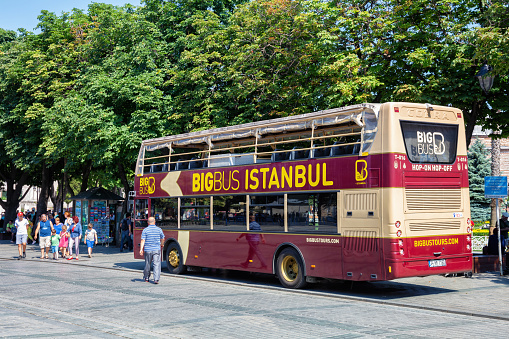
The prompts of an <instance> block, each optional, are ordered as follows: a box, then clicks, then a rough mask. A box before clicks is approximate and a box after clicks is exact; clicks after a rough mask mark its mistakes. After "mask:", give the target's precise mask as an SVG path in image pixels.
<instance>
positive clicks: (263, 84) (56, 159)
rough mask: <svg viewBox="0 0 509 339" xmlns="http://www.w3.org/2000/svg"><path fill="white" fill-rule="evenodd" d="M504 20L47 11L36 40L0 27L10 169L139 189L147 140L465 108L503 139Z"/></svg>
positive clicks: (222, 9)
mask: <svg viewBox="0 0 509 339" xmlns="http://www.w3.org/2000/svg"><path fill="white" fill-rule="evenodd" d="M507 13H508V3H507V1H504V0H496V1H491V2H490V6H487V3H485V2H476V1H473V0H467V1H459V0H453V1H445V0H426V1H424V0H418V1H410V0H404V1H399V0H398V1H395V0H385V1H359V0H348V1H347V0H338V1H336V2H330V1H321V0H252V1H247V0H205V1H180V0H169V1H160V0H145V1H144V2H143V5H142V6H141V7H133V6H131V5H126V6H124V7H116V6H112V5H108V4H102V3H92V4H91V5H89V8H88V11H84V10H79V9H74V10H73V11H71V12H69V13H62V14H61V15H56V14H54V13H51V12H48V11H42V12H41V14H40V16H39V21H40V23H39V25H38V27H39V29H40V31H41V33H40V34H37V35H34V34H31V33H30V32H27V31H25V30H19V32H18V33H17V34H16V32H12V31H6V30H2V29H0V165H1V166H3V168H9V169H11V168H15V169H17V170H38V169H39V167H40V166H41V164H42V163H45V164H47V165H55V164H57V165H56V168H55V174H58V175H60V174H61V173H62V172H65V173H66V174H67V175H68V176H69V177H70V181H72V182H74V181H75V180H78V181H79V180H81V177H82V175H83V174H84V171H85V170H87V168H88V167H87V166H88V164H90V163H91V164H92V172H93V173H92V175H91V177H90V178H89V180H90V182H91V183H95V182H97V181H101V182H103V180H104V182H108V185H116V184H118V180H119V179H122V182H123V185H124V186H125V188H126V189H129V187H127V186H126V182H130V183H131V184H132V178H133V170H134V164H135V159H136V156H137V154H138V150H139V146H140V143H141V141H142V140H143V139H147V138H155V137H161V136H164V135H170V134H177V133H183V132H189V131H196V130H202V129H206V128H213V127H222V126H227V125H232V124H238V123H244V122H250V121H256V120H263V119H268V118H273V117H281V116H288V115H292V114H299V113H305V112H311V111H317V110H321V109H328V108H333V107H340V106H345V105H349V104H357V103H362V102H384V101H396V100H401V101H412V102H430V103H433V104H442V105H451V106H455V107H458V108H460V109H462V110H463V112H464V115H465V116H466V120H467V123H468V126H467V127H473V125H474V124H476V123H478V122H480V123H481V124H483V125H485V126H487V127H490V126H491V127H497V128H500V129H501V130H502V131H503V134H502V136H505V133H509V128H506V127H507V126H508V125H509V118H508V115H507V114H495V113H494V112H495V111H496V110H500V111H501V112H507V109H508V105H509V101H508V100H507V96H508V93H507V91H508V90H509V86H507V81H508V78H507V76H506V75H507V73H508V70H509V69H508V67H509V66H508V65H509V62H507V57H508V55H509V46H508V31H507V27H508V21H507ZM484 60H487V61H488V62H489V63H490V65H492V66H494V68H495V71H494V73H496V74H497V78H496V81H495V85H494V87H493V89H492V91H491V92H490V96H489V97H488V101H489V105H487V104H486V98H485V96H484V94H483V93H482V92H481V90H480V88H479V85H478V83H477V80H476V79H475V78H474V77H473V75H475V74H476V73H477V71H478V69H479V66H480V64H481V63H482V62H484ZM467 130H470V129H469V128H467ZM479 152H484V151H483V150H482V149H478V146H473V148H472V151H471V153H472V154H471V155H469V167H470V170H471V178H470V180H471V196H472V206H473V215H474V214H475V213H477V212H474V210H476V211H477V209H478V210H479V211H482V210H483V208H484V207H483V206H485V205H484V204H485V203H486V201H485V200H483V197H482V194H483V192H481V191H479V189H480V187H481V186H482V183H481V182H479V178H482V176H484V171H485V166H486V163H485V162H483V159H484V158H483V156H482V155H479V154H478V153H479ZM470 157H472V158H471V159H470ZM64 159H65V161H63V160H64ZM484 160H486V159H484ZM470 162H472V164H470ZM476 162H478V163H479V164H480V165H478V164H477V163H476ZM64 163H65V168H60V167H61V166H62V165H59V164H64ZM478 166H480V168H479V169H477V167H478ZM124 172H125V175H124V174H121V173H124ZM34 177H35V176H34ZM105 178H108V180H106V179H105ZM479 185H481V186H479ZM479 213H480V212H479ZM475 215H476V217H477V214H475ZM481 216H482V215H479V217H481ZM483 218H484V217H483ZM474 219H475V217H474Z"/></svg>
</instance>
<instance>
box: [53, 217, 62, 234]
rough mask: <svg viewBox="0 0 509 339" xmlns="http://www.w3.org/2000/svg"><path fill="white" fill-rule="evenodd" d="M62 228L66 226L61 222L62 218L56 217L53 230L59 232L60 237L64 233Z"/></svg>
mask: <svg viewBox="0 0 509 339" xmlns="http://www.w3.org/2000/svg"><path fill="white" fill-rule="evenodd" d="M62 226H64V224H62V223H61V222H60V218H59V217H56V218H55V223H54V224H53V228H54V229H55V231H57V234H58V235H60V232H62Z"/></svg>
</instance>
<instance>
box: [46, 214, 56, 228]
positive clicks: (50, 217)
mask: <svg viewBox="0 0 509 339" xmlns="http://www.w3.org/2000/svg"><path fill="white" fill-rule="evenodd" d="M48 215H49V217H48V218H49V219H50V221H51V223H52V224H53V225H55V224H56V222H57V221H56V218H55V217H56V216H57V213H56V212H54V213H51V212H48Z"/></svg>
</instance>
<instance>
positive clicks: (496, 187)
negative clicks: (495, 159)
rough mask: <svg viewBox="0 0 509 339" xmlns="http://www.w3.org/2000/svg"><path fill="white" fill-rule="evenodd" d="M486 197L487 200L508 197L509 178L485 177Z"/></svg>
mask: <svg viewBox="0 0 509 339" xmlns="http://www.w3.org/2000/svg"><path fill="white" fill-rule="evenodd" d="M484 196H485V197H486V198H505V197H507V177H484Z"/></svg>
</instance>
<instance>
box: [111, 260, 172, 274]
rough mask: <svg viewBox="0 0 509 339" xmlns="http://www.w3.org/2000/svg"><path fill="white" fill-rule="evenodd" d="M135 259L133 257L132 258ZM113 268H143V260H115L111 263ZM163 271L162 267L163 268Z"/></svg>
mask: <svg viewBox="0 0 509 339" xmlns="http://www.w3.org/2000/svg"><path fill="white" fill-rule="evenodd" d="M133 260H135V259H133ZM113 268H121V269H130V270H141V271H143V268H145V262H144V261H142V260H136V261H131V262H117V263H114V264H113ZM163 273H164V269H163Z"/></svg>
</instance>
